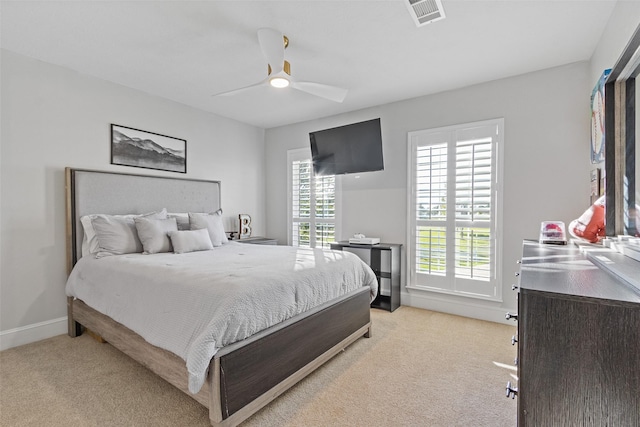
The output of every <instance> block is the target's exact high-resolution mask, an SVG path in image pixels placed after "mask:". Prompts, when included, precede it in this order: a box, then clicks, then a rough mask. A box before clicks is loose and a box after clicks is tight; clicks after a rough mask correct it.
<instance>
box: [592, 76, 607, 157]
mask: <svg viewBox="0 0 640 427" xmlns="http://www.w3.org/2000/svg"><path fill="white" fill-rule="evenodd" d="M610 73H611V69H610V68H609V69H606V70H604V72H603V73H602V76H600V78H599V79H598V83H597V84H596V87H594V88H593V92H591V163H594V164H595V163H601V162H604V143H605V141H604V103H605V99H604V84H605V82H606V81H607V77H608V76H609V74H610Z"/></svg>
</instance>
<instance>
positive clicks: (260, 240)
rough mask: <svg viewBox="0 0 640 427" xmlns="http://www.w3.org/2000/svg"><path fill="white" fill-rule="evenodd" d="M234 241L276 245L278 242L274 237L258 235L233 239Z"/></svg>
mask: <svg viewBox="0 0 640 427" xmlns="http://www.w3.org/2000/svg"><path fill="white" fill-rule="evenodd" d="M234 242H239V243H251V244H253V245H277V244H278V240H276V239H270V238H268V237H259V236H256V237H247V238H245V239H239V240H234Z"/></svg>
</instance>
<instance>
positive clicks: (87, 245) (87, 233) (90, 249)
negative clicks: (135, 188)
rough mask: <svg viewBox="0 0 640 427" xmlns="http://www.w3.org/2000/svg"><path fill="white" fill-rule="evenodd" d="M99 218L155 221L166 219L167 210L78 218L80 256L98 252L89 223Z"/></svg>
mask: <svg viewBox="0 0 640 427" xmlns="http://www.w3.org/2000/svg"><path fill="white" fill-rule="evenodd" d="M99 216H110V217H116V218H139V217H145V218H155V219H164V218H166V217H167V210H166V209H165V208H162V209H161V210H159V211H157V212H150V213H146V214H128V215H104V214H91V215H84V216H82V217H80V223H81V224H82V229H83V231H84V233H83V237H82V256H87V255H89V254H96V253H98V252H99V251H100V249H99V247H98V238H97V237H96V232H95V230H94V229H93V224H92V223H91V221H92V220H93V219H94V218H97V217H99Z"/></svg>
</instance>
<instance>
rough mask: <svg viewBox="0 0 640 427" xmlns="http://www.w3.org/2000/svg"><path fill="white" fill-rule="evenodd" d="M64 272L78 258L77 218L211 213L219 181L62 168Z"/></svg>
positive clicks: (217, 203) (215, 205)
mask: <svg viewBox="0 0 640 427" xmlns="http://www.w3.org/2000/svg"><path fill="white" fill-rule="evenodd" d="M65 181H66V185H65V187H66V189H65V197H66V209H67V270H68V271H67V272H68V273H69V272H71V269H72V268H73V266H74V265H75V263H76V261H77V260H78V259H80V258H81V256H82V238H83V232H82V225H81V224H80V217H81V216H83V215H88V214H100V213H102V214H110V215H116V214H140V213H146V212H152V211H157V210H160V209H162V208H167V212H213V211H215V210H217V209H219V208H220V207H221V206H220V181H206V180H196V179H185V178H171V177H164V176H149V175H133V174H124V173H114V172H103V171H92V170H83V169H72V168H66V169H65Z"/></svg>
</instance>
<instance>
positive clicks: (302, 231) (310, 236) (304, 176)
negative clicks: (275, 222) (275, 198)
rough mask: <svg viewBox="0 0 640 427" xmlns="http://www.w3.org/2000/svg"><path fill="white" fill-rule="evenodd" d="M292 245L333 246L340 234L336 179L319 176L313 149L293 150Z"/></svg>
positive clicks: (290, 237)
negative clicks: (313, 163)
mask: <svg viewBox="0 0 640 427" xmlns="http://www.w3.org/2000/svg"><path fill="white" fill-rule="evenodd" d="M287 157H288V163H289V172H290V173H289V189H290V203H289V206H290V209H289V215H290V216H289V223H290V226H289V233H290V235H289V244H291V245H292V246H300V247H308V248H316V247H318V248H327V249H328V248H329V247H330V244H331V243H332V242H335V236H336V222H337V221H336V215H337V211H336V205H337V199H336V179H335V176H333V175H328V176H315V175H314V174H313V166H312V163H311V153H310V152H309V150H290V151H289V152H288V154H287Z"/></svg>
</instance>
